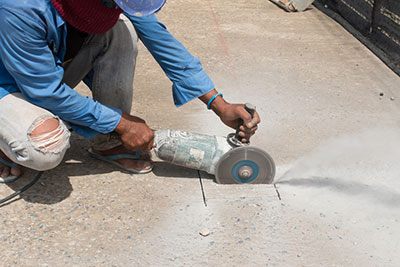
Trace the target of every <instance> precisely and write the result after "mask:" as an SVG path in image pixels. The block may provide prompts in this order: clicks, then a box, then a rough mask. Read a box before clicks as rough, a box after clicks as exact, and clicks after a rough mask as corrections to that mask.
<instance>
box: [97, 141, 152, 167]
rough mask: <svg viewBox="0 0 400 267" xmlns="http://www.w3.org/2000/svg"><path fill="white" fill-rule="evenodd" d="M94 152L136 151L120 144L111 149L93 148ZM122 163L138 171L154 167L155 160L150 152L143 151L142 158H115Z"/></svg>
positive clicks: (104, 153) (115, 153)
mask: <svg viewBox="0 0 400 267" xmlns="http://www.w3.org/2000/svg"><path fill="white" fill-rule="evenodd" d="M92 150H93V152H94V153H96V154H98V155H102V156H113V155H117V154H132V155H134V152H133V151H131V150H129V149H126V148H125V147H124V146H123V145H119V146H117V147H114V148H112V149H109V150H103V151H99V150H95V149H92ZM115 161H116V162H118V163H119V164H120V165H122V166H124V167H125V168H129V169H134V170H137V171H146V170H150V169H151V168H152V167H153V161H152V160H151V156H150V153H149V152H143V151H142V154H141V156H140V159H117V160H115Z"/></svg>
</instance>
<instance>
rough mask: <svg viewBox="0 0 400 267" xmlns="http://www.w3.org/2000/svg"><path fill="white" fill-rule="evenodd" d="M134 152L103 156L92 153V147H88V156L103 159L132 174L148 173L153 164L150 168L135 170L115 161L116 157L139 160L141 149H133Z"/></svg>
mask: <svg viewBox="0 0 400 267" xmlns="http://www.w3.org/2000/svg"><path fill="white" fill-rule="evenodd" d="M133 152H134V154H115V155H110V156H105V155H100V154H97V153H94V152H93V150H92V148H89V150H88V153H89V156H91V157H92V158H95V159H98V160H102V161H105V162H107V163H110V164H112V165H114V166H117V167H119V168H121V169H123V170H125V171H127V172H129V173H133V174H145V173H149V172H151V171H152V170H153V166H151V168H150V169H148V170H135V169H133V168H126V167H124V166H122V165H121V164H119V163H118V162H116V161H115V160H117V159H134V160H139V159H140V157H141V155H142V152H141V151H133Z"/></svg>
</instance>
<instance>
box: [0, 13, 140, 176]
mask: <svg viewBox="0 0 400 267" xmlns="http://www.w3.org/2000/svg"><path fill="white" fill-rule="evenodd" d="M136 56H137V35H136V31H135V29H134V27H133V26H132V24H131V23H130V22H129V21H128V20H127V19H126V18H124V17H123V16H121V18H120V20H119V21H118V22H117V24H116V25H115V26H114V27H113V28H112V29H111V30H110V31H108V32H106V33H104V34H98V35H91V36H90V37H89V38H88V39H87V40H86V41H85V43H84V44H83V46H82V48H81V50H80V51H79V53H78V54H77V55H76V56H75V57H74V58H73V59H72V60H71V61H69V62H66V63H65V66H64V70H65V73H64V80H63V81H64V82H65V83H67V84H68V85H70V86H71V87H75V86H77V85H78V83H79V82H80V81H81V80H83V79H85V83H86V84H88V86H89V87H90V88H91V90H92V93H93V98H94V99H95V100H97V101H99V102H100V103H102V104H105V105H109V106H112V107H116V108H119V109H121V110H123V111H125V112H128V113H129V112H130V110H131V105H132V98H133V76H134V71H135V65H136ZM48 118H57V117H56V116H54V115H53V114H52V113H50V112H49V111H47V110H46V109H43V108H40V107H38V106H35V105H33V104H31V103H29V102H28V101H27V100H26V99H25V98H24V97H23V95H22V94H21V93H13V94H9V95H7V96H5V97H3V98H2V99H0V150H1V151H3V152H4V153H5V154H6V155H7V157H8V158H9V159H10V160H12V161H13V162H16V163H17V164H19V165H22V166H25V167H27V168H30V169H35V170H39V171H42V170H49V169H52V168H55V167H56V166H57V165H58V164H60V162H61V161H62V159H63V157H64V155H65V152H66V150H67V149H68V148H69V147H70V144H69V139H70V132H69V131H68V129H67V127H66V125H65V124H64V122H63V121H62V120H60V119H59V127H58V128H57V129H56V130H54V131H53V132H51V133H47V134H44V135H40V136H37V137H36V138H31V137H30V133H31V132H32V131H33V129H35V127H38V126H39V125H40V124H42V123H43V122H44V121H45V120H46V119H48ZM57 119H58V118H57ZM119 144H121V141H120V140H119V137H118V136H116V135H115V133H110V134H107V135H98V137H96V138H95V139H93V140H92V146H94V148H95V149H97V150H105V149H109V148H112V147H115V146H117V145H119Z"/></svg>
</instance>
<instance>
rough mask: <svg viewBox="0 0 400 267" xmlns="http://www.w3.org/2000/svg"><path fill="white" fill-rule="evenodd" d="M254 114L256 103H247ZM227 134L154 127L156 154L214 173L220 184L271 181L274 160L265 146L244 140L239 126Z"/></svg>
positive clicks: (246, 106)
mask: <svg viewBox="0 0 400 267" xmlns="http://www.w3.org/2000/svg"><path fill="white" fill-rule="evenodd" d="M245 108H246V110H247V111H248V112H249V113H250V114H251V115H252V116H253V114H254V111H255V107H254V106H253V105H251V104H246V105H245ZM242 124H243V121H241V122H240V123H239V125H238V127H237V129H236V133H231V134H229V135H228V136H227V137H220V136H210V135H205V134H200V133H191V132H184V131H175V130H160V131H155V132H154V136H155V144H156V147H155V148H154V151H155V154H156V155H157V157H158V158H160V159H161V160H163V161H166V162H170V163H172V164H175V165H179V166H184V167H188V168H192V169H197V170H202V171H205V172H207V173H209V174H214V175H215V181H216V182H217V183H219V184H271V183H272V182H273V179H274V176H275V169H276V167H275V163H274V160H273V159H272V157H271V156H270V155H269V154H268V153H267V152H265V151H264V150H262V149H259V148H256V147H253V146H250V145H249V143H243V142H241V141H240V140H241V138H240V137H239V128H240V126H241V125H242Z"/></svg>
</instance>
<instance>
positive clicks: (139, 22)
mask: <svg viewBox="0 0 400 267" xmlns="http://www.w3.org/2000/svg"><path fill="white" fill-rule="evenodd" d="M164 3H165V0H153V1H143V0H124V1H116V2H114V1H112V0H85V1H81V0H30V1H22V0H0V150H1V152H0V176H1V179H0V181H3V182H11V181H13V180H15V179H17V178H18V177H19V176H20V175H21V174H22V170H21V167H20V166H21V165H22V166H25V167H27V168H31V169H35V170H48V169H52V168H54V167H56V166H57V165H58V164H59V163H60V162H61V160H62V158H63V156H64V154H65V151H66V150H67V149H68V148H69V137H70V132H69V130H68V127H67V126H66V124H68V125H69V126H70V127H71V128H73V129H74V130H75V131H76V132H77V133H78V134H80V135H82V136H84V137H86V138H88V139H90V140H91V149H90V150H89V153H90V155H91V156H93V157H96V158H98V159H101V160H104V161H107V162H109V163H112V164H114V165H117V166H119V167H120V168H122V169H125V170H127V171H129V172H131V173H146V172H149V171H151V169H152V162H151V160H150V158H149V157H148V154H147V153H140V152H141V151H142V152H143V151H148V150H150V149H152V148H153V146H154V144H153V139H154V135H153V132H152V130H151V129H150V128H149V127H148V126H147V125H146V123H145V121H144V120H142V119H140V118H138V117H136V116H132V115H129V112H130V110H131V105H132V95H133V85H132V84H133V75H134V70H135V65H136V55H137V39H138V37H139V38H140V39H141V41H142V42H143V43H144V45H145V46H146V47H147V49H148V50H149V51H150V52H151V53H152V55H153V56H154V58H155V59H156V60H157V62H158V63H159V64H160V66H161V67H162V69H163V70H164V72H165V73H166V75H167V76H168V77H169V79H170V80H171V81H172V83H173V87H172V89H173V96H174V101H175V105H176V106H181V105H183V104H185V103H186V102H188V101H190V100H192V99H194V98H199V99H200V100H201V101H203V102H204V103H205V104H206V105H207V107H208V108H209V109H212V110H213V111H214V112H215V113H216V114H217V115H218V116H219V117H220V118H221V120H222V121H223V122H224V123H225V124H226V125H228V126H230V127H233V128H235V127H236V125H237V124H238V121H239V119H240V118H241V119H243V120H244V121H245V124H244V126H243V127H242V128H241V132H240V136H242V137H243V139H244V141H246V140H249V138H250V137H251V136H252V135H253V134H254V132H255V131H256V129H257V124H258V123H259V122H260V119H259V116H258V114H257V113H256V114H255V116H254V118H253V119H251V116H250V115H249V114H248V113H247V112H246V111H245V109H244V107H243V105H241V104H229V103H227V102H226V101H225V100H224V99H223V98H222V94H220V93H218V92H217V91H216V90H215V89H214V85H213V83H212V81H211V80H210V78H209V77H208V75H207V74H206V73H205V72H204V70H203V69H202V67H201V64H200V62H199V60H198V59H197V58H195V57H193V56H192V55H191V54H190V53H189V52H188V51H187V50H186V49H185V48H184V47H183V46H182V45H181V44H180V43H179V42H178V41H177V40H175V39H174V37H173V36H172V35H171V34H170V33H169V32H168V31H167V30H166V28H165V26H164V25H163V24H161V23H160V22H159V21H158V20H157V18H156V16H155V15H154V14H153V13H155V12H157V11H158V10H160V9H161V8H162V6H163V5H164ZM122 12H124V15H125V16H120V15H121V13H122ZM82 80H83V81H84V82H85V83H86V84H87V85H88V86H89V87H90V89H91V90H92V93H93V99H92V98H88V97H84V96H82V95H80V94H79V93H77V92H76V91H74V90H73V89H71V88H74V87H75V86H76V85H77V84H78V83H79V82H80V81H82Z"/></svg>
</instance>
